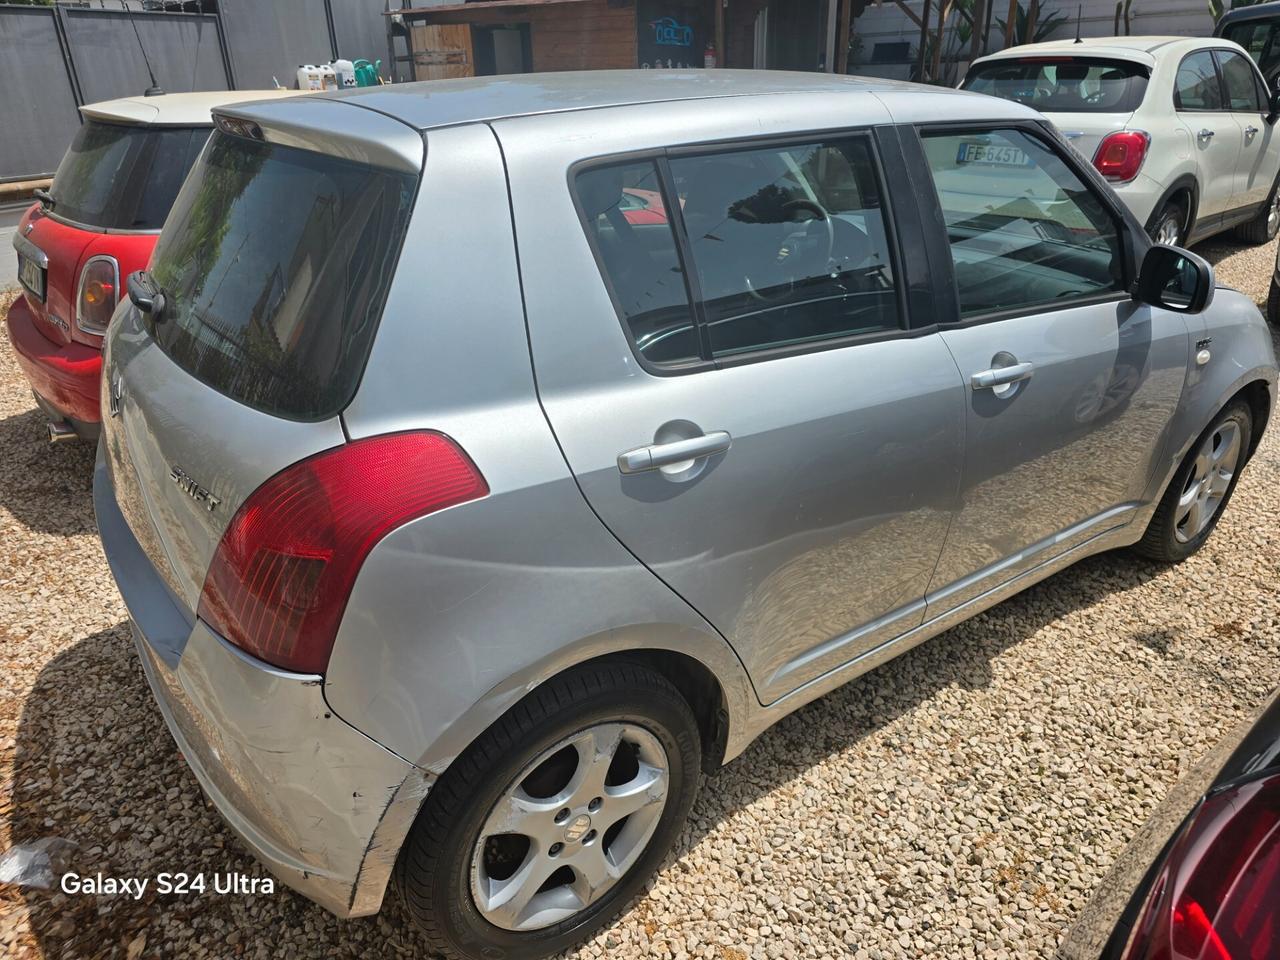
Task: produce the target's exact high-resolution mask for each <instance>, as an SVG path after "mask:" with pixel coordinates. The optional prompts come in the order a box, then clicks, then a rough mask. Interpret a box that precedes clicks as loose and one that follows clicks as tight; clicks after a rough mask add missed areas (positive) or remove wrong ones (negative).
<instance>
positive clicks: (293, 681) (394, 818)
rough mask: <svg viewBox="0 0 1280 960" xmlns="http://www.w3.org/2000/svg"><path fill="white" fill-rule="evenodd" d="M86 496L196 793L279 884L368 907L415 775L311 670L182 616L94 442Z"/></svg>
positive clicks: (420, 776)
mask: <svg viewBox="0 0 1280 960" xmlns="http://www.w3.org/2000/svg"><path fill="white" fill-rule="evenodd" d="M93 496H94V509H95V512H96V513H97V519H98V528H99V532H100V534H101V537H102V543H103V548H104V550H105V552H106V555H107V561H108V563H109V564H110V566H111V572H112V575H113V576H114V577H115V580H116V583H117V585H118V586H119V588H120V593H121V595H122V596H123V598H124V601H125V605H126V606H127V607H128V609H129V616H130V620H131V626H132V629H133V636H134V641H135V643H136V644H137V647H138V654H139V658H140V659H141V661H142V666H143V669H144V671H145V673H146V676H147V681H148V683H149V684H150V686H151V691H152V693H153V694H154V696H155V699H156V703H157V705H158V706H159V707H160V712H161V714H162V715H163V716H164V720H165V723H166V724H167V726H168V727H169V731H170V733H171V734H172V735H173V738H174V740H175V741H176V743H177V745H178V748H179V750H181V751H182V754H183V756H184V757H185V759H186V761H187V764H188V765H189V766H190V768H191V771H192V772H193V773H194V774H195V776H196V779H197V780H198V781H199V782H200V786H201V788H202V789H203V790H204V792H205V794H206V795H207V796H208V797H209V799H210V800H211V801H212V802H213V804H214V806H216V807H217V808H218V812H219V813H220V814H221V815H222V817H223V819H225V820H226V822H227V824H228V825H229V826H230V827H231V828H232V829H233V830H234V831H235V832H236V833H237V834H238V835H239V836H240V838H241V839H242V840H243V841H244V842H245V843H246V844H247V845H248V846H249V848H250V849H251V850H252V852H253V853H254V855H255V856H257V857H258V859H259V860H261V861H262V862H263V863H264V864H265V865H266V866H267V867H268V869H270V871H271V872H272V873H273V874H274V875H275V876H276V877H277V878H279V879H280V880H281V881H282V882H284V883H286V884H288V885H289V886H291V887H293V888H294V889H295V890H297V891H298V892H299V893H302V894H303V895H304V896H306V897H309V898H310V899H312V900H314V901H315V902H316V903H318V904H320V905H321V906H323V907H325V908H326V909H328V910H330V911H332V912H333V913H335V914H337V915H338V916H341V917H355V916H365V915H368V914H372V913H376V912H377V911H378V909H379V908H380V907H381V905H382V897H383V893H384V892H385V889H386V886H387V882H388V880H389V879H390V875H391V870H392V868H393V866H394V864H395V859H396V855H397V854H398V852H399V849H400V845H401V843H402V842H403V840H404V837H405V835H406V834H407V832H408V829H409V826H410V825H411V824H412V822H413V819H414V817H415V816H416V815H417V812H418V808H419V806H420V805H421V803H422V800H423V799H424V798H425V796H426V793H427V790H428V788H429V785H430V780H429V779H428V777H427V776H426V774H424V773H423V771H421V770H420V769H419V768H417V767H415V766H414V765H413V764H411V763H408V762H407V761H405V760H403V759H401V758H400V757H398V756H396V755H395V754H393V753H391V752H390V751H388V750H386V749H385V748H383V747H381V746H380V745H378V744H377V743H375V742H374V741H372V740H370V739H369V738H368V737H366V736H365V735H364V734H362V733H360V732H359V731H357V730H356V729H355V728H354V727H351V726H349V725H348V724H347V723H345V722H344V721H343V720H341V719H339V718H338V717H337V716H336V715H334V714H333V713H332V711H330V710H329V708H328V705H327V704H326V703H325V700H324V693H323V687H322V682H321V678H320V677H318V676H309V675H300V674H293V673H286V672H284V671H281V670H276V669H274V668H272V667H270V666H268V665H267V664H264V663H262V662H261V661H258V660H255V659H254V658H252V657H250V656H248V655H246V654H244V653H242V652H241V651H239V650H237V649H236V648H234V647H232V646H231V645H230V644H228V643H227V642H226V641H225V640H223V639H222V638H220V637H218V636H217V635H216V634H214V633H213V632H212V631H211V630H210V629H209V628H208V627H207V626H206V625H205V624H204V623H203V622H202V621H200V620H196V619H194V618H192V617H191V615H190V613H189V611H187V610H186V608H185V605H184V604H183V603H182V602H181V601H179V600H178V599H176V598H175V597H174V595H173V594H172V593H171V592H170V591H169V588H168V587H167V586H166V585H165V583H164V581H163V580H162V579H161V577H160V576H159V575H158V574H157V573H156V571H155V568H154V566H153V565H152V563H151V561H150V560H149V559H148V557H147V556H146V554H145V553H144V552H143V550H142V548H141V547H140V546H139V544H138V541H137V539H136V538H135V537H134V535H133V533H132V531H131V530H130V529H129V527H128V524H127V522H126V521H125V519H124V516H123V515H122V514H121V512H120V510H119V507H118V506H117V505H116V502H115V496H114V491H113V488H112V484H111V479H110V476H109V473H108V469H107V466H106V463H105V458H104V457H103V455H102V449H101V448H99V456H98V463H97V467H96V468H95V471H94V482H93ZM211 869H213V868H211Z"/></svg>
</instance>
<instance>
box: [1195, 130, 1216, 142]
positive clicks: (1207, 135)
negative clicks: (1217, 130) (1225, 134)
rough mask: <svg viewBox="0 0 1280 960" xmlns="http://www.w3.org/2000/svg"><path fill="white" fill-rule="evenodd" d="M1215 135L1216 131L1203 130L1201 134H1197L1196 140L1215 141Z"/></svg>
mask: <svg viewBox="0 0 1280 960" xmlns="http://www.w3.org/2000/svg"><path fill="white" fill-rule="evenodd" d="M1213 133H1214V131H1212V130H1209V129H1208V128H1206V129H1203V130H1201V131H1200V132H1199V133H1197V134H1196V139H1197V140H1212V139H1213Z"/></svg>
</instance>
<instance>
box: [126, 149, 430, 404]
mask: <svg viewBox="0 0 1280 960" xmlns="http://www.w3.org/2000/svg"><path fill="white" fill-rule="evenodd" d="M416 185H417V178H416V177H414V176H411V175H408V174H398V173H393V172H390V171H387V170H381V169H378V168H375V167H370V166H368V165H365V164H361V163H356V162H352V161H348V160H342V159H339V158H337V157H331V156H328V155H324V154H319V153H311V152H309V151H305V150H298V149H295V148H292V147H282V146H279V145H277V144H270V143H261V142H257V141H252V140H245V139H241V138H239V137H232V136H229V135H227V134H224V133H215V134H214V136H213V139H212V140H211V141H210V143H209V148H208V149H207V150H206V151H205V153H204V155H203V156H202V158H201V160H200V162H199V163H198V164H197V165H196V168H195V169H194V170H193V171H192V174H191V177H190V179H189V180H188V181H187V184H186V186H185V187H184V188H183V190H182V192H181V193H180V194H179V196H178V200H177V203H175V204H174V208H173V214H172V216H171V218H170V220H169V223H168V227H167V229H166V230H165V231H164V233H163V234H162V235H161V237H160V242H159V243H158V244H157V245H156V249H155V254H154V255H153V258H152V266H151V272H152V275H153V276H154V278H155V280H156V282H157V283H158V284H159V285H160V286H161V287H162V288H163V290H164V292H165V296H166V300H167V304H168V305H167V306H166V308H165V313H164V316H163V318H162V319H161V322H160V323H158V324H156V327H155V337H156V340H157V341H158V342H159V344H160V347H161V349H163V350H164V351H165V353H167V354H168V355H169V356H170V357H172V358H173V360H174V361H175V362H177V363H178V364H179V365H180V366H181V367H183V368H184V369H185V370H187V371H188V372H189V373H191V374H192V375H193V376H195V377H197V378H198V379H200V380H202V381H203V382H205V383H207V384H208V385H209V386H211V387H213V388H214V389H215V390H218V391H219V392H221V393H224V394H226V395H227V396H229V397H231V398H232V399H234V400H238V401H240V402H241V403H244V404H247V405H249V406H251V407H254V408H256V409H259V410H262V411H264V412H266V413H270V414H274V415H276V416H281V417H286V418H288V419H291V420H323V419H326V418H328V417H332V416H335V415H337V414H338V413H339V412H340V411H341V410H342V409H343V407H345V406H346V405H347V403H348V402H349V401H350V399H351V396H352V395H353V394H354V393H355V389H356V385H357V383H358V382H359V379H360V374H361V372H362V371H363V369H364V363H365V359H366V357H367V356H368V352H369V348H370V346H371V345H372V342H373V334H374V331H375V328H376V326H377V322H378V318H379V316H380V315H381V313H382V307H383V304H384V303H385V301H386V297H387V290H388V288H389V287H390V285H391V278H392V274H393V273H394V271H395V264H396V260H397V258H398V255H399V252H400V246H401V242H402V241H403V238H404V232H405V227H406V226H407V224H408V219H409V212H410V208H411V206H412V203H413V195H414V190H415V188H416Z"/></svg>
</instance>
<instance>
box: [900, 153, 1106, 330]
mask: <svg viewBox="0 0 1280 960" xmlns="http://www.w3.org/2000/svg"><path fill="white" fill-rule="evenodd" d="M924 149H925V154H926V156H927V158H928V162H929V168H930V170H931V172H932V173H933V180H934V185H935V186H936V187H937V191H938V200H939V202H940V203H941V206H942V213H943V216H944V218H945V220H946V225H947V235H948V239H949V240H950V241H951V257H952V260H953V262H954V264H955V277H956V286H957V288H958V291H959V296H960V311H961V314H962V315H963V316H965V317H973V316H978V315H981V314H986V313H994V312H997V311H1004V310H1013V309H1018V308H1026V307H1034V306H1044V307H1053V306H1061V305H1063V304H1064V302H1068V301H1071V300H1074V299H1080V298H1083V297H1091V296H1097V295H1100V294H1104V293H1108V292H1111V291H1120V290H1122V289H1124V283H1123V277H1124V270H1123V266H1122V263H1123V261H1122V259H1121V252H1120V250H1121V248H1120V237H1119V230H1118V227H1117V224H1116V221H1115V220H1114V219H1113V217H1112V216H1111V214H1110V212H1109V211H1108V210H1107V209H1106V207H1105V206H1104V205H1103V203H1102V201H1101V200H1099V199H1098V197H1097V196H1096V195H1095V194H1094V193H1093V192H1092V191H1091V190H1090V189H1089V188H1088V186H1087V185H1086V184H1085V182H1084V181H1082V180H1081V179H1080V177H1078V176H1077V175H1076V173H1075V172H1074V171H1073V170H1072V169H1071V167H1069V166H1068V165H1067V163H1066V162H1065V161H1064V160H1063V159H1062V158H1061V157H1060V156H1059V155H1058V154H1056V153H1054V152H1053V151H1052V150H1050V149H1049V148H1048V147H1047V146H1046V145H1045V144H1043V143H1042V142H1041V141H1039V140H1037V139H1035V138H1034V137H1032V136H1030V135H1028V134H1026V133H1024V132H1022V131H1020V130H983V131H975V132H973V133H938V134H925V136H924Z"/></svg>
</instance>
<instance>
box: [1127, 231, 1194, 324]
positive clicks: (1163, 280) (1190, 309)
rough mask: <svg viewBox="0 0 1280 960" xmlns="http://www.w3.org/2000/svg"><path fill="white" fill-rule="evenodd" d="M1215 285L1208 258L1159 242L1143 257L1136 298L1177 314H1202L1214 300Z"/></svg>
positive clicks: (1134, 294) (1134, 295) (1135, 290)
mask: <svg viewBox="0 0 1280 960" xmlns="http://www.w3.org/2000/svg"><path fill="white" fill-rule="evenodd" d="M1213 285H1214V281H1213V267H1211V266H1209V262H1208V261H1207V260H1205V259H1204V258H1203V257H1198V256H1196V255H1195V254H1194V253H1192V252H1191V251H1190V250H1183V249H1182V248H1181V247H1170V246H1166V245H1165V244H1162V243H1158V244H1156V245H1155V246H1154V247H1152V248H1151V249H1149V250H1148V251H1147V255H1146V256H1145V257H1143V258H1142V266H1141V267H1140V268H1139V270H1138V282H1137V284H1136V285H1135V286H1134V290H1133V298H1134V299H1135V300H1137V301H1138V302H1139V303H1147V304H1150V305H1151V306H1153V307H1163V308H1164V309H1166V310H1173V311H1175V312H1177V313H1200V312H1201V311H1202V310H1204V309H1205V308H1206V307H1208V306H1209V304H1210V303H1212V302H1213Z"/></svg>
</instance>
